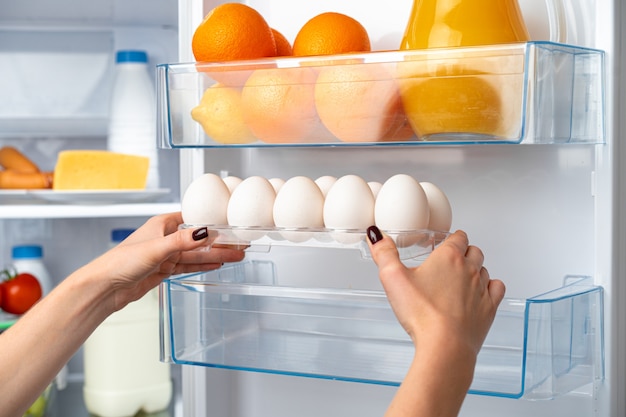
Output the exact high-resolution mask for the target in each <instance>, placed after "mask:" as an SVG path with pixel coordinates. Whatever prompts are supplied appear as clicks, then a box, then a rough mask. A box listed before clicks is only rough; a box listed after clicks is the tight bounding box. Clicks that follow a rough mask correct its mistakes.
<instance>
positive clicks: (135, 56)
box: [115, 50, 148, 64]
mask: <svg viewBox="0 0 626 417" xmlns="http://www.w3.org/2000/svg"><path fill="white" fill-rule="evenodd" d="M115 62H116V63H118V64H119V63H121V62H140V63H143V64H145V63H147V62H148V54H147V53H146V51H138V50H137V51H135V50H122V51H117V54H116V56H115Z"/></svg>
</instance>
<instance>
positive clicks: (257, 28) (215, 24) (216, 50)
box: [191, 3, 276, 61]
mask: <svg viewBox="0 0 626 417" xmlns="http://www.w3.org/2000/svg"><path fill="white" fill-rule="evenodd" d="M191 49H192V51H193V55H194V57H195V58H196V60H197V61H231V60H236V59H255V58H263V57H272V56H276V44H275V41H274V34H273V33H272V29H271V28H270V27H269V25H268V24H267V22H266V21H265V19H264V18H263V16H261V14H260V13H259V12H257V11H256V10H254V9H253V8H251V7H249V6H246V5H245V4H241V3H223V4H220V5H219V6H217V7H215V8H214V9H212V10H211V11H210V12H209V13H208V14H207V15H206V17H205V18H204V20H203V21H202V23H200V25H199V26H198V27H197V28H196V31H195V32H194V34H193V38H192V41H191Z"/></svg>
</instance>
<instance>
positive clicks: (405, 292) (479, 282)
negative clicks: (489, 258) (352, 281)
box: [367, 226, 505, 417]
mask: <svg viewBox="0 0 626 417" xmlns="http://www.w3.org/2000/svg"><path fill="white" fill-rule="evenodd" d="M367 233H368V238H369V241H370V249H371V253H372V257H373V259H374V262H375V263H376V264H377V265H378V268H379V275H380V280H381V282H382V284H383V287H384V289H385V292H386V293H387V297H388V299H389V302H390V304H391V307H392V309H393V311H394V313H395V315H396V317H397V318H398V320H399V322H400V324H401V325H402V326H403V327H404V329H405V330H406V331H407V333H408V334H409V335H410V337H411V339H412V340H413V343H414V344H415V357H414V359H413V362H412V363H411V366H410V368H409V370H408V373H407V376H406V377H405V379H404V381H403V382H402V385H401V386H400V389H399V390H398V393H397V394H396V396H395V397H394V400H393V402H392V403H391V405H390V407H389V409H388V411H387V414H386V416H388V417H391V416H394V417H395V416H433V415H437V416H447V417H453V416H456V415H457V413H458V412H459V409H460V407H461V404H462V403H463V400H464V398H465V395H466V393H467V390H468V389H469V387H470V384H471V382H472V378H473V374H474V366H475V364H476V357H477V355H478V352H479V350H480V348H481V347H482V344H483V342H484V340H485V338H486V336H487V333H488V331H489V328H490V327H491V324H492V323H493V320H494V318H495V314H496V310H497V308H498V305H499V304H500V302H501V301H502V298H503V297H504V292H505V287H504V284H503V283H502V281H500V280H493V279H490V277H489V273H488V272H487V269H485V267H484V266H483V261H484V257H483V253H482V251H481V250H480V249H479V248H477V247H476V246H471V245H469V242H468V239H467V235H466V234H465V233H464V232H462V231H457V232H455V233H453V234H452V235H451V236H450V237H448V238H447V239H446V240H445V241H444V242H443V243H442V244H441V245H439V247H437V248H436V249H435V250H434V251H433V252H432V253H431V254H430V256H429V257H428V258H427V259H426V260H425V261H424V263H423V264H422V265H420V266H418V267H414V268H407V267H406V266H405V265H404V264H403V263H402V262H401V261H400V258H399V256H398V250H397V248H396V245H395V244H394V242H393V240H392V239H390V238H389V237H387V236H384V235H383V234H382V233H381V232H380V230H378V228H377V227H375V226H373V227H370V228H369V229H368V231H367Z"/></svg>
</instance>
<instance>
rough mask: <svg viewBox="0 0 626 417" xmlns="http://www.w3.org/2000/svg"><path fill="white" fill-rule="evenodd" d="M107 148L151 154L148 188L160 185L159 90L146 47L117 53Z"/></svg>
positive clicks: (123, 151)
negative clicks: (157, 126)
mask: <svg viewBox="0 0 626 417" xmlns="http://www.w3.org/2000/svg"><path fill="white" fill-rule="evenodd" d="M107 148H108V150H110V151H112V152H119V153H126V154H134V155H140V156H146V157H148V158H150V168H149V170H148V181H147V184H146V188H158V187H159V159H158V152H157V137H156V92H155V87H154V84H153V83H152V78H151V76H150V73H149V71H148V55H147V53H146V52H145V51H140V50H121V51H118V52H117V54H116V59H115V78H114V82H113V91H112V94H111V106H110V115H109V132H108V139H107Z"/></svg>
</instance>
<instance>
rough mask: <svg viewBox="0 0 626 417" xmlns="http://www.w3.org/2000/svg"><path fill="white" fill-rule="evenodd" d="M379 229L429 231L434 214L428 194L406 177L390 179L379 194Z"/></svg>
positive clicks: (377, 200)
mask: <svg viewBox="0 0 626 417" xmlns="http://www.w3.org/2000/svg"><path fill="white" fill-rule="evenodd" d="M374 212H375V214H374V216H375V221H376V226H378V227H379V228H380V229H381V230H385V231H405V230H420V229H426V228H428V219H429V216H430V211H429V208H428V200H427V198H426V193H425V192H424V190H423V189H422V187H421V186H420V184H419V182H418V181H417V180H416V179H415V178H413V177H411V176H409V175H406V174H398V175H394V176H393V177H391V178H389V179H387V181H385V183H384V184H383V186H382V187H381V188H380V191H379V192H378V197H376V205H375V210H374Z"/></svg>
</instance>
